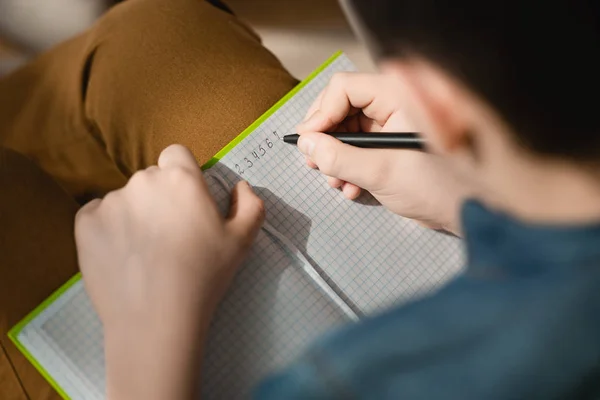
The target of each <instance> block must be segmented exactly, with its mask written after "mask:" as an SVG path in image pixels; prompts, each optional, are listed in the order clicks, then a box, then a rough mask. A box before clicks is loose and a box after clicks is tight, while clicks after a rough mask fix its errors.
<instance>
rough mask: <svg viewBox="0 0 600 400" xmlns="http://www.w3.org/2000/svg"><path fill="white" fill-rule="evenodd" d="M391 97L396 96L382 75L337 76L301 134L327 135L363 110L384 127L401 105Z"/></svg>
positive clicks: (344, 74) (300, 128) (301, 130)
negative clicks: (320, 133)
mask: <svg viewBox="0 0 600 400" xmlns="http://www.w3.org/2000/svg"><path fill="white" fill-rule="evenodd" d="M388 93H389V94H388ZM391 94H395V93H394V91H393V90H390V88H389V87H387V85H386V80H385V77H383V76H382V75H377V74H357V73H340V74H336V75H334V77H333V78H332V79H331V82H330V83H329V85H328V86H327V88H326V90H325V91H324V92H323V93H322V96H321V98H320V99H319V101H320V106H318V107H317V106H315V104H317V103H315V104H313V107H311V110H310V111H311V112H312V115H311V116H310V117H309V118H308V119H307V120H306V121H305V122H303V123H302V124H301V125H300V126H299V127H298V132H299V133H304V132H310V131H313V132H326V131H328V130H330V129H331V128H332V127H333V126H336V125H337V124H339V123H340V122H342V121H343V120H344V119H346V117H348V116H349V115H354V114H356V113H357V112H359V111H361V110H362V112H363V113H364V114H365V115H366V116H367V117H368V118H370V119H372V120H374V121H375V122H377V123H378V124H379V125H380V126H383V125H384V124H385V122H386V120H387V119H388V118H389V116H390V115H391V114H392V113H393V112H394V111H396V109H397V108H398V102H397V101H395V100H394V98H393V96H391ZM313 109H314V111H313Z"/></svg>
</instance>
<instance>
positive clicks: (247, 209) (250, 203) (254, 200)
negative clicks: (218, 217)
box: [226, 182, 265, 247]
mask: <svg viewBox="0 0 600 400" xmlns="http://www.w3.org/2000/svg"><path fill="white" fill-rule="evenodd" d="M231 196H232V197H231V207H230V209H229V215H228V216H227V222H226V224H227V229H228V231H229V232H230V233H231V234H232V235H233V236H234V237H235V238H236V240H238V241H239V242H240V244H241V245H242V247H249V246H250V245H251V244H252V243H253V242H254V238H255V237H256V234H257V233H258V230H259V229H260V227H261V226H262V223H263V221H264V218H265V208H264V204H263V201H262V200H261V199H260V198H259V197H258V196H257V195H256V194H255V193H254V191H252V188H250V185H248V183H247V182H239V183H238V184H237V185H236V186H235V187H234V188H233V191H232V194H231Z"/></svg>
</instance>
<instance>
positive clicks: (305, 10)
mask: <svg viewBox="0 0 600 400" xmlns="http://www.w3.org/2000/svg"><path fill="white" fill-rule="evenodd" d="M125 1H127V0H125ZM223 2H224V3H226V4H227V5H228V6H230V8H231V9H232V10H233V11H234V13H235V14H236V15H237V16H238V17H239V18H241V19H243V20H244V21H246V22H247V23H248V24H250V25H251V26H252V27H253V28H254V29H255V30H256V31H257V32H258V33H259V34H260V35H261V37H262V38H263V42H264V44H265V46H266V47H268V48H269V49H271V51H273V53H275V55H277V56H278V57H279V59H280V60H281V61H282V62H283V64H284V65H285V66H286V67H287V68H288V69H289V70H290V71H291V73H292V74H294V75H295V76H296V77H298V78H300V79H302V78H304V77H305V76H306V75H308V74H309V73H310V72H311V71H312V70H313V69H315V68H316V67H317V66H319V65H320V64H321V63H322V62H323V61H324V60H326V59H327V58H328V57H329V56H330V55H331V54H332V53H334V52H335V51H337V50H343V51H344V52H345V53H346V54H347V55H348V56H349V57H350V58H351V59H352V60H353V61H354V63H355V64H357V65H358V67H359V69H360V70H362V71H373V70H374V67H373V64H372V63H371V61H370V58H369V56H368V53H367V52H366V50H365V49H364V48H363V46H362V45H361V44H360V43H359V42H358V41H357V39H356V38H355V37H354V35H353V34H352V32H351V30H350V28H349V26H348V23H347V21H346V19H345V17H344V14H343V13H342V11H341V9H340V7H339V5H338V3H337V0H224V1H223ZM111 3H112V2H111V1H110V0H0V75H2V74H5V73H7V72H9V71H10V70H11V69H13V68H15V67H16V66H18V65H19V64H20V63H22V62H25V61H26V60H27V59H28V58H29V57H32V56H34V55H35V54H37V53H39V52H41V51H44V50H46V49H48V48H50V47H51V46H52V45H54V44H55V43H57V42H60V41H62V40H64V39H66V38H68V37H70V36H72V35H75V34H77V33H78V32H80V31H82V30H84V29H85V28H86V27H88V26H89V25H91V24H92V23H93V22H94V20H95V19H96V18H98V16H100V15H101V14H102V13H103V12H104V11H105V10H106V9H107V8H108V7H110V6H111V5H112V4H111Z"/></svg>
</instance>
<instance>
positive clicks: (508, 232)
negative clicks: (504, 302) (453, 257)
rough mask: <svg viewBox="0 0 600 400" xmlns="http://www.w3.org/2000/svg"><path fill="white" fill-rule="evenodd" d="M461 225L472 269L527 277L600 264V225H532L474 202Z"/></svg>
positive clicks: (465, 210)
mask: <svg viewBox="0 0 600 400" xmlns="http://www.w3.org/2000/svg"><path fill="white" fill-rule="evenodd" d="M462 223H463V231H464V232H465V242H466V245H467V257H468V264H469V267H470V268H471V267H475V268H477V267H500V266H501V267H502V269H507V270H509V271H510V272H511V273H513V274H528V273H536V272H541V270H546V269H549V268H562V267H568V266H574V265H582V264H587V263H589V262H592V261H600V223H593V224H588V225H551V224H548V225H544V224H530V223H525V222H521V221H518V220H516V219H514V218H512V217H510V216H508V215H506V214H503V213H499V212H495V211H492V210H489V209H487V208H486V207H485V206H483V205H482V204H481V203H479V202H477V201H475V200H468V201H466V202H465V204H464V205H463V209H462ZM506 272H508V271H506Z"/></svg>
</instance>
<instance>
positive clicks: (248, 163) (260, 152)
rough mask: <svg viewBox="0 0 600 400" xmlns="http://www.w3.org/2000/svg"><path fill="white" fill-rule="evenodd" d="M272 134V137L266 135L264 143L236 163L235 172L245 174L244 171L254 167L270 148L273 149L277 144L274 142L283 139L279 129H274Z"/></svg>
mask: <svg viewBox="0 0 600 400" xmlns="http://www.w3.org/2000/svg"><path fill="white" fill-rule="evenodd" d="M272 134H273V137H272V138H269V137H266V138H265V140H264V144H260V145H258V148H257V149H256V150H254V151H252V152H251V153H250V154H248V156H247V157H244V159H243V161H241V162H240V163H239V164H235V172H237V173H238V174H240V175H244V172H246V171H247V170H249V169H251V168H252V167H254V166H255V164H256V163H259V162H260V160H261V158H263V157H265V156H266V155H267V154H268V153H269V151H270V149H272V148H273V146H274V145H275V144H274V143H273V142H274V141H277V142H278V141H279V140H280V139H281V137H280V136H279V134H278V133H277V131H273V132H272Z"/></svg>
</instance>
